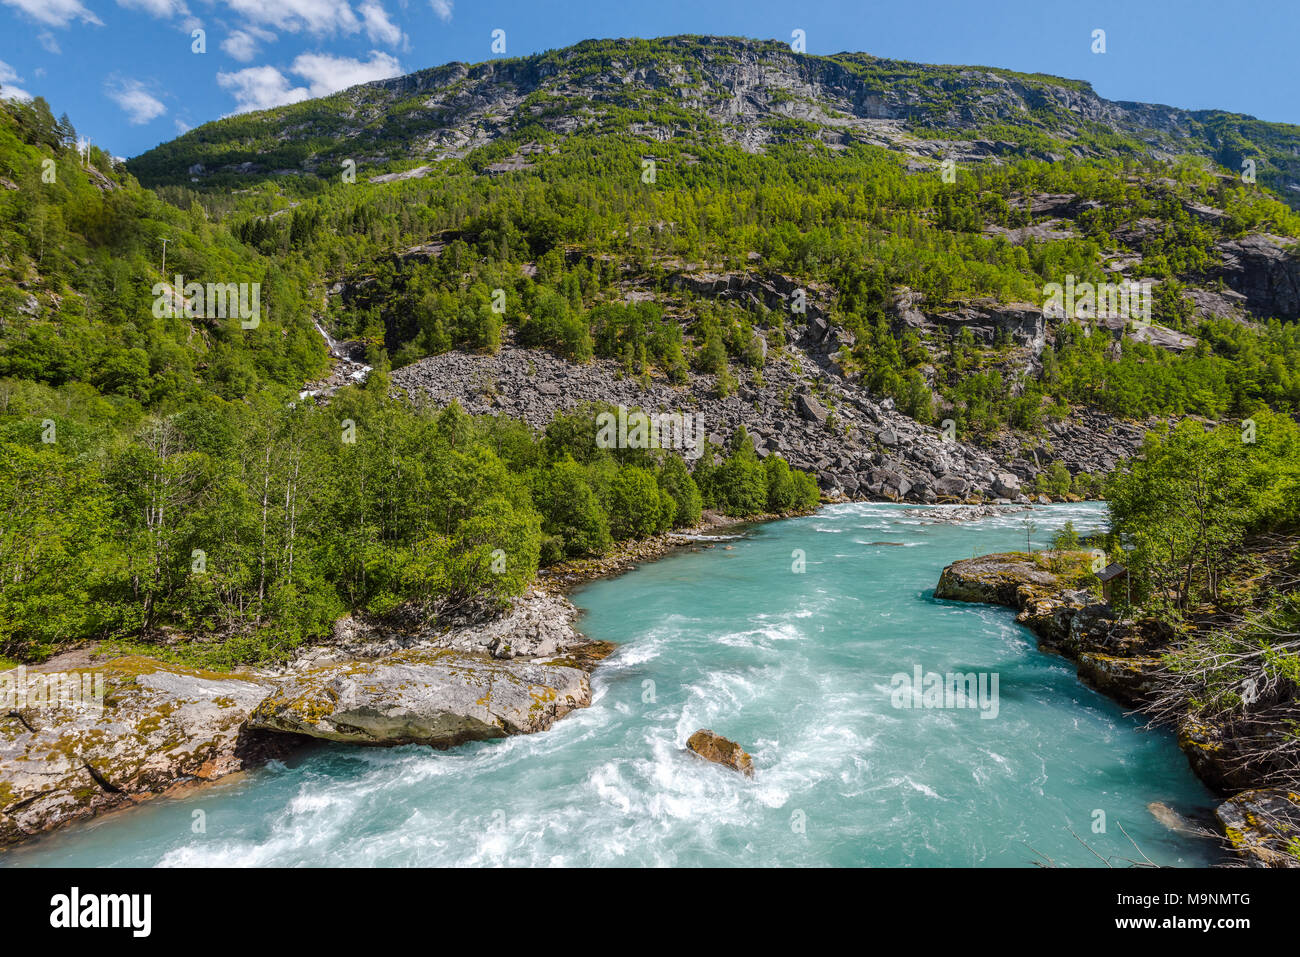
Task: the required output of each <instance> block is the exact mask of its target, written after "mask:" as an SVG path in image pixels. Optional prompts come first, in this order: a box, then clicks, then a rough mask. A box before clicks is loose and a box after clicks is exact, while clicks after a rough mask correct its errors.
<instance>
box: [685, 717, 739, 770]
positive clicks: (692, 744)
mask: <svg viewBox="0 0 1300 957" xmlns="http://www.w3.org/2000/svg"><path fill="white" fill-rule="evenodd" d="M686 747H687V749H688V750H690V751H694V752H695V753H696V754H698V755H699V756H700V757H702V758H704V759H705V760H707V761H712V762H714V763H715V764H721V765H723V766H724V767H728V768H731V769H732V770H733V771H739V772H740V773H741V774H743V775H745V776H746V777H753V776H754V760H753V758H751V757H750V756H749V754H748V753H747V752H746V751H745V750H744V749H743V748H741V746H740V745H738V744H737V743H736V742H735V741H729V740H727V739H726V738H724V737H723V736H722V735H720V734H714V733H713V732H712V731H709V730H707V729H703V728H702V729H701V730H699V731H696V732H695V733H694V734H693V735H691V736H690V738H689V739H688V740H687V742H686Z"/></svg>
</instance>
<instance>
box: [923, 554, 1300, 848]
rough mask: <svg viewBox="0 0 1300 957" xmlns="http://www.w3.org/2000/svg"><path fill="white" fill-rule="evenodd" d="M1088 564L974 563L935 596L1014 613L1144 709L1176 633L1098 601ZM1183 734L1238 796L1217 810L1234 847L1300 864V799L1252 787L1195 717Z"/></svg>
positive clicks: (1213, 781) (1188, 748) (1065, 557)
mask: <svg viewBox="0 0 1300 957" xmlns="http://www.w3.org/2000/svg"><path fill="white" fill-rule="evenodd" d="M1090 562H1091V556H1090V554H1089V553H1087V552H1065V553H1047V554H1043V553H1040V554H1038V555H1033V556H1031V555H1027V554H1024V553H1008V554H997V555H984V556H980V557H978V558H968V559H964V560H962V561H957V562H953V563H952V564H951V565H949V566H947V567H946V568H945V569H944V570H943V573H942V574H941V575H940V577H939V583H938V585H937V586H936V587H935V591H934V596H935V598H940V599H948V600H951V601H967V602H981V603H985V604H993V605H1005V606H1007V607H1009V608H1013V609H1015V610H1016V612H1017V614H1016V621H1017V622H1019V623H1020V624H1022V625H1024V626H1025V627H1027V628H1029V629H1030V630H1031V631H1033V632H1034V634H1036V635H1037V636H1038V639H1039V647H1041V648H1043V649H1045V650H1048V651H1052V652H1055V653H1057V654H1060V655H1062V656H1064V657H1065V658H1067V659H1069V660H1070V661H1072V662H1074V664H1075V665H1076V666H1077V668H1078V675H1079V678H1080V680H1082V681H1084V682H1085V683H1087V684H1088V685H1090V686H1092V687H1093V688H1096V689H1097V690H1098V691H1100V692H1102V693H1103V694H1105V695H1108V696H1109V697H1111V698H1114V699H1115V700H1116V701H1119V702H1120V703H1121V704H1124V705H1127V706H1129V707H1132V708H1135V709H1141V708H1142V707H1143V706H1144V705H1145V704H1147V703H1148V702H1149V701H1150V700H1151V697H1152V694H1153V692H1154V691H1155V689H1156V685H1157V682H1158V680H1159V679H1158V676H1159V673H1160V671H1161V668H1162V660H1161V656H1162V655H1163V654H1164V653H1165V652H1166V651H1169V650H1171V649H1172V648H1173V647H1174V644H1175V642H1176V635H1175V633H1174V631H1173V629H1171V628H1169V627H1168V626H1167V625H1164V624H1163V623H1161V622H1158V621H1155V620H1153V619H1132V618H1124V617H1122V616H1121V615H1119V614H1118V613H1117V612H1116V610H1115V609H1114V608H1113V607H1112V606H1110V605H1109V604H1106V603H1105V602H1101V601H1099V600H1098V599H1097V598H1096V596H1095V595H1094V593H1093V592H1092V591H1091V589H1090V588H1089V587H1088V584H1089V581H1090V578H1091V576H1090V575H1089V573H1088V572H1089V563H1090ZM1094 581H1095V580H1094ZM1177 731H1178V743H1179V746H1180V747H1181V748H1182V750H1183V752H1184V753H1185V754H1186V755H1187V758H1188V763H1189V764H1190V765H1191V768H1192V770H1193V771H1194V772H1195V773H1196V774H1197V776H1198V777H1200V778H1201V780H1202V781H1204V782H1205V783H1206V784H1207V785H1208V786H1209V787H1210V788H1211V789H1213V790H1214V791H1216V792H1218V793H1220V794H1230V793H1231V792H1234V791H1235V792H1239V793H1236V794H1234V795H1233V796H1231V797H1229V799H1228V800H1227V801H1225V802H1224V803H1223V804H1222V805H1220V807H1219V808H1218V810H1217V811H1216V817H1217V819H1218V821H1219V823H1220V825H1221V827H1222V828H1223V831H1224V834H1225V835H1226V836H1227V838H1228V840H1229V842H1230V843H1231V845H1232V847H1233V848H1234V850H1236V851H1237V852H1238V853H1239V854H1240V855H1241V856H1242V858H1243V859H1244V860H1245V861H1247V862H1248V863H1250V864H1254V865H1257V866H1269V867H1277V866H1297V865H1300V856H1297V855H1296V854H1295V846H1296V842H1297V840H1300V795H1297V794H1294V793H1292V792H1290V791H1288V790H1285V789H1277V788H1272V789H1251V788H1250V786H1249V782H1244V781H1242V780H1241V778H1240V771H1239V768H1238V767H1237V765H1236V764H1235V763H1234V762H1233V761H1232V760H1231V756H1232V754H1233V748H1232V744H1231V741H1230V740H1227V739H1226V738H1227V735H1226V732H1225V731H1224V729H1219V728H1208V727H1204V726H1201V725H1199V724H1197V723H1196V722H1194V721H1192V720H1191V719H1190V717H1188V718H1185V719H1184V720H1183V721H1182V722H1181V723H1180V725H1179V727H1178V729H1177ZM1288 848H1289V849H1290V850H1289V852H1288Z"/></svg>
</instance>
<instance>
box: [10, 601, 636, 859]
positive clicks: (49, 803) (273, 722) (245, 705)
mask: <svg viewBox="0 0 1300 957" xmlns="http://www.w3.org/2000/svg"><path fill="white" fill-rule="evenodd" d="M467 618H468V620H466V621H463V622H460V623H457V624H452V625H450V626H443V627H428V628H424V629H418V628H416V629H404V628H403V629H396V628H393V627H390V626H384V625H380V624H375V623H365V622H358V621H355V620H353V619H351V618H345V619H342V620H341V621H340V622H338V624H337V626H336V628H335V632H334V635H333V637H332V638H331V640H329V641H327V642H325V643H322V644H320V645H314V646H311V647H310V648H308V649H306V650H304V651H303V652H302V653H301V654H300V655H299V656H298V657H297V658H295V659H294V660H293V661H291V662H290V663H288V664H287V665H285V666H283V667H279V668H276V669H261V670H256V671H254V670H245V671H240V672H236V673H232V674H220V673H216V672H209V671H202V670H198V669H193V668H187V667H183V666H180V665H175V664H168V663H164V662H161V661H157V660H154V659H151V658H145V657H140V656H131V657H125V658H117V659H114V660H109V661H104V662H99V661H96V660H94V656H93V655H91V654H88V653H86V652H79V653H78V652H74V653H71V654H70V655H68V656H66V664H61V663H60V662H58V661H54V662H51V663H49V664H48V665H47V666H44V667H42V668H40V669H33V670H31V671H28V670H27V669H25V668H16V669H11V670H9V671H4V672H0V690H3V696H4V698H5V708H4V709H3V713H0V848H2V847H6V846H9V845H13V844H16V843H18V842H20V841H23V840H26V839H28V838H30V837H33V836H35V835H39V834H42V833H45V832H48V831H51V830H54V829H56V828H59V827H62V826H64V825H66V824H69V823H72V822H74V821H78V820H83V819H85V818H88V817H91V816H94V815H97V814H100V813H103V812H106V811H111V810H115V809H118V808H122V807H127V806H130V805H132V804H135V803H138V802H140V801H143V800H147V799H149V798H152V797H155V796H158V795H160V794H165V793H168V792H170V791H173V790H175V789H177V788H181V787H185V786H190V785H196V784H200V783H203V782H207V781H214V780H217V779H219V778H222V777H225V776H226V775H229V774H232V773H234V772H237V771H242V770H246V769H248V768H252V767H256V766H258V765H259V764H261V763H263V762H265V761H266V760H268V759H270V758H276V757H283V756H285V755H286V754H288V753H290V752H291V751H293V750H294V749H295V748H297V747H300V746H301V745H303V744H304V743H306V742H308V741H311V740H312V739H322V740H331V741H346V742H353V743H364V744H370V745H398V744H411V743H418V744H427V745H430V746H432V747H439V748H443V747H449V746H451V745H454V744H458V743H461V742H464V741H470V740H481V739H485V738H498V737H503V736H505V735H511V734H529V733H533V732H536V731H542V730H544V729H546V728H548V727H549V726H550V725H551V724H552V723H553V722H554V721H556V720H557V719H559V718H561V717H563V716H564V715H565V714H567V713H568V712H569V711H571V710H573V709H575V708H584V707H586V706H587V705H589V704H590V703H591V691H590V686H589V684H588V674H589V672H590V671H591V670H592V669H593V668H594V667H595V665H596V663H597V662H599V661H600V660H601V659H602V658H603V657H605V656H606V655H608V654H609V652H610V651H612V650H613V646H612V645H610V644H608V643H605V642H592V641H589V640H588V639H587V638H586V637H584V636H583V635H582V633H581V632H579V631H578V630H577V628H576V626H575V621H576V618H577V609H576V608H574V606H573V605H572V604H571V603H570V602H569V601H568V600H567V599H566V598H564V597H563V596H560V595H556V594H551V593H548V592H546V591H542V590H534V591H530V592H529V593H528V594H526V595H524V596H522V597H521V598H519V599H517V600H516V601H515V602H514V603H513V604H512V605H511V607H510V608H509V609H508V610H506V612H505V613H504V614H498V615H483V614H470V615H468V616H467ZM97 681H98V683H97ZM51 689H54V690H55V691H57V690H58V689H64V690H67V689H77V690H78V691H79V692H80V691H82V690H85V691H89V692H90V693H89V694H80V693H78V694H77V695H71V694H58V693H54V691H52V690H51Z"/></svg>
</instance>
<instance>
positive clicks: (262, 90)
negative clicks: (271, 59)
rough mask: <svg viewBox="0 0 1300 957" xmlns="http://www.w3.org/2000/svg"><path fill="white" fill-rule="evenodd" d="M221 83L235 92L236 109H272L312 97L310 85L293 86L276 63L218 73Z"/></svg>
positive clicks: (236, 110)
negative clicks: (276, 66)
mask: <svg viewBox="0 0 1300 957" xmlns="http://www.w3.org/2000/svg"><path fill="white" fill-rule="evenodd" d="M217 83H218V84H220V85H221V86H222V87H224V88H225V89H227V90H229V91H230V92H231V93H233V94H234V96H235V112H236V113H247V112H249V111H250V110H269V109H270V108H271V107H273V106H284V105H285V104H286V103H299V102H301V101H303V100H307V99H310V98H311V92H310V91H309V90H308V89H307V88H306V87H303V86H297V87H295V86H291V85H290V83H289V80H288V78H287V77H286V76H285V75H284V74H283V73H281V72H280V71H279V70H277V69H276V68H275V67H273V66H250V67H248V69H246V70H239V71H237V72H235V73H218V74H217Z"/></svg>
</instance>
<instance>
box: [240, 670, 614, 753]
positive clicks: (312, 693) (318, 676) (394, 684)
mask: <svg viewBox="0 0 1300 957" xmlns="http://www.w3.org/2000/svg"><path fill="white" fill-rule="evenodd" d="M590 703H591V690H590V687H589V686H588V683H587V674H586V672H584V671H582V670H580V669H578V668H575V667H568V666H563V665H554V664H535V663H532V662H526V661H514V660H512V661H500V660H497V659H495V658H492V657H491V656H490V655H485V654H475V653H468V652H460V651H454V650H451V649H445V648H444V649H416V650H413V651H402V652H398V653H397V654H394V655H389V656H387V657H385V658H381V659H378V660H375V661H355V662H349V663H346V664H341V665H326V666H324V667H321V668H316V669H313V670H311V671H306V672H302V673H300V674H296V675H293V676H292V677H290V678H288V679H286V680H284V681H283V682H281V684H280V685H279V686H278V687H277V688H276V690H275V691H274V693H272V694H271V695H270V696H269V697H267V698H266V699H265V700H264V701H262V702H261V703H260V704H259V705H258V706H257V708H256V709H255V710H254V712H253V714H252V717H251V718H250V719H249V727H250V728H257V729H263V730H267V731H288V732H295V733H298V734H305V735H309V736H311V737H314V738H324V739H327V740H330V741H347V742H351V743H354V744H380V745H395V744H427V745H432V746H433V747H438V748H447V747H451V746H452V745H456V744H461V743H462V742H465V741H478V740H483V739H487V738H501V737H505V736H506V735H507V734H531V733H533V732H535V731H543V730H545V729H546V728H549V727H550V726H551V724H552V723H553V722H554V721H555V720H556V719H557V718H561V717H563V716H564V715H566V714H568V713H569V712H570V711H572V710H573V709H574V708H585V707H586V706H587V705H589V704H590Z"/></svg>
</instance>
